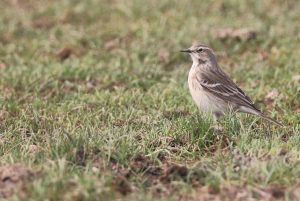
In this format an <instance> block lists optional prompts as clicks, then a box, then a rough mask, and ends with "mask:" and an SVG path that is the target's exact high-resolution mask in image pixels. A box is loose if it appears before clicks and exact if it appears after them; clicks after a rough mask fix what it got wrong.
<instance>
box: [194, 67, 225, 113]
mask: <svg viewBox="0 0 300 201" xmlns="http://www.w3.org/2000/svg"><path fill="white" fill-rule="evenodd" d="M197 73H199V72H197V69H195V68H193V67H192V68H191V70H190V72H189V76H188V86H189V90H190V93H191V95H192V98H193V100H194V102H195V103H196V105H197V107H198V108H199V110H200V111H201V112H208V113H214V112H222V113H223V112H224V109H225V107H224V105H223V104H224V102H223V101H222V100H219V98H217V97H215V96H214V95H212V94H210V93H209V92H207V91H205V90H204V89H203V87H202V86H201V85H200V83H199V82H198V81H197V80H196V76H197Z"/></svg>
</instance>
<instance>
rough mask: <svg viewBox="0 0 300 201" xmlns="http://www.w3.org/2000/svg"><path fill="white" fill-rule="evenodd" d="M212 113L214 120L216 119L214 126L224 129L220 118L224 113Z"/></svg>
mask: <svg viewBox="0 0 300 201" xmlns="http://www.w3.org/2000/svg"><path fill="white" fill-rule="evenodd" d="M212 115H213V120H214V124H213V125H212V128H214V129H216V130H219V131H222V130H223V127H222V125H221V124H220V122H219V119H220V118H221V117H222V116H223V114H222V113H220V112H214V113H213V114H212Z"/></svg>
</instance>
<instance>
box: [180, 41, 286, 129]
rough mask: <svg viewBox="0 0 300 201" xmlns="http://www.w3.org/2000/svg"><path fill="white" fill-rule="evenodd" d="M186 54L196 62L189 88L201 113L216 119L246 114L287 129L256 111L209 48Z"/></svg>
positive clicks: (192, 69)
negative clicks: (236, 113)
mask: <svg viewBox="0 0 300 201" xmlns="http://www.w3.org/2000/svg"><path fill="white" fill-rule="evenodd" d="M182 52H187V53H189V54H190V56H191V58H192V60H193V65H192V67H191V69H190V72H189V77H188V84H189V89H190V92H191V95H192V98H193V100H194V101H195V103H196V105H197V106H198V108H199V110H200V111H202V112H205V113H210V114H212V115H213V116H214V118H215V119H218V118H219V117H221V116H223V115H224V113H226V112H229V111H237V112H244V113H249V114H254V115H257V116H260V117H262V118H264V119H266V120H268V121H270V122H272V123H275V124H277V125H280V126H283V125H282V124H281V123H279V122H277V121H276V120H274V119H272V118H270V117H268V116H266V115H265V114H263V113H262V112H261V111H260V110H259V109H257V108H256V107H255V105H254V104H253V102H252V101H251V99H250V98H249V97H248V96H247V95H246V94H245V93H244V92H243V90H242V89H240V88H239V87H238V86H237V85H236V84H235V83H234V82H233V81H232V80H231V79H230V78H229V77H228V76H227V75H226V74H225V73H224V72H223V71H222V70H221V69H220V68H219V65H218V63H217V60H216V57H215V54H214V52H213V50H212V49H210V48H209V47H208V46H206V45H202V44H196V45H193V46H192V47H190V48H188V49H185V50H182Z"/></svg>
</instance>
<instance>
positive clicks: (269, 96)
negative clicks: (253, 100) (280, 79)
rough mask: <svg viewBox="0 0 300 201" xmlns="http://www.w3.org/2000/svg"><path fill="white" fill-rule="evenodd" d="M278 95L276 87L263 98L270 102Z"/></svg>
mask: <svg viewBox="0 0 300 201" xmlns="http://www.w3.org/2000/svg"><path fill="white" fill-rule="evenodd" d="M278 97H279V92H278V90H277V89H273V90H272V91H270V92H269V93H268V94H267V95H266V96H265V100H266V101H267V102H268V103H272V102H273V101H274V100H275V99H276V98H278Z"/></svg>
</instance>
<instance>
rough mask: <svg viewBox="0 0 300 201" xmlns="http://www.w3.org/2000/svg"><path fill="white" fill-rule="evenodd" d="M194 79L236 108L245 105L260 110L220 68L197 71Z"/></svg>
mask: <svg viewBox="0 0 300 201" xmlns="http://www.w3.org/2000/svg"><path fill="white" fill-rule="evenodd" d="M196 81H197V82H198V84H200V85H201V86H202V87H203V88H204V90H206V91H207V92H209V93H212V94H213V95H215V96H216V97H218V98H220V99H222V100H224V101H226V102H228V103H230V104H233V105H235V106H236V107H238V108H239V107H241V106H245V107H249V108H251V109H253V110H256V111H258V112H260V111H259V110H258V109H257V108H256V107H255V105H254V104H253V102H252V101H251V99H250V98H249V97H248V96H247V95H246V94H245V93H244V92H243V91H242V90H241V89H240V88H239V87H238V86H237V85H236V84H235V83H234V82H233V81H232V80H231V79H230V78H229V77H228V76H227V75H226V74H225V73H224V72H223V71H221V70H218V71H203V72H201V73H198V74H197V76H196Z"/></svg>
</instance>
